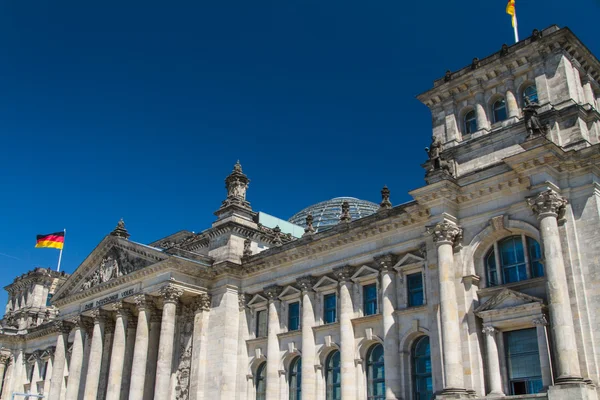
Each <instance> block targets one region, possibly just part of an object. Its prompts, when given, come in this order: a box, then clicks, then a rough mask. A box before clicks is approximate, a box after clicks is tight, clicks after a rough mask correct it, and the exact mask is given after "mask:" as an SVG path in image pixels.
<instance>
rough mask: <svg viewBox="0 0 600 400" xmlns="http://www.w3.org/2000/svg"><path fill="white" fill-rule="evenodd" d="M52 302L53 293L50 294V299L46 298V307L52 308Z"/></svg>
mask: <svg viewBox="0 0 600 400" xmlns="http://www.w3.org/2000/svg"><path fill="white" fill-rule="evenodd" d="M50 300H52V293H48V297H46V307H50V305H51V304H50Z"/></svg>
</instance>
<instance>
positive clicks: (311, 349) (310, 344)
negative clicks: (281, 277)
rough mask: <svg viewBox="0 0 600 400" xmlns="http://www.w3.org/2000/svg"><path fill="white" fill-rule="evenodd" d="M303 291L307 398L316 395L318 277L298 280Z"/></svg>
mask: <svg viewBox="0 0 600 400" xmlns="http://www.w3.org/2000/svg"><path fill="white" fill-rule="evenodd" d="M296 283H297V285H298V287H299V288H300V290H301V291H302V324H301V326H300V329H302V382H301V386H302V393H303V395H304V396H305V397H306V398H309V399H310V398H312V397H315V396H316V392H315V387H316V384H317V379H316V376H315V357H316V351H315V337H314V334H313V330H312V328H313V326H314V325H315V312H314V310H313V303H312V301H313V286H314V284H315V283H316V279H315V278H314V277H312V276H303V277H301V278H298V279H297V280H296Z"/></svg>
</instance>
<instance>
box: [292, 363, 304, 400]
mask: <svg viewBox="0 0 600 400" xmlns="http://www.w3.org/2000/svg"><path fill="white" fill-rule="evenodd" d="M289 384H290V400H300V399H302V391H301V390H302V359H301V358H300V357H296V358H294V359H293V360H292V363H291V364H290V376H289Z"/></svg>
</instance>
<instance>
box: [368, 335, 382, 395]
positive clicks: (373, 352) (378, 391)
mask: <svg viewBox="0 0 600 400" xmlns="http://www.w3.org/2000/svg"><path fill="white" fill-rule="evenodd" d="M367 399H368V400H385V369H384V363H383V346H382V345H380V344H376V345H375V346H373V347H371V348H370V349H369V353H368V354H367Z"/></svg>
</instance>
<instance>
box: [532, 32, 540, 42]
mask: <svg viewBox="0 0 600 400" xmlns="http://www.w3.org/2000/svg"><path fill="white" fill-rule="evenodd" d="M541 37H542V32H540V30H539V29H534V30H533V32H531V41H532V42H535V41H536V40H538V39H540V38H541Z"/></svg>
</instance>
